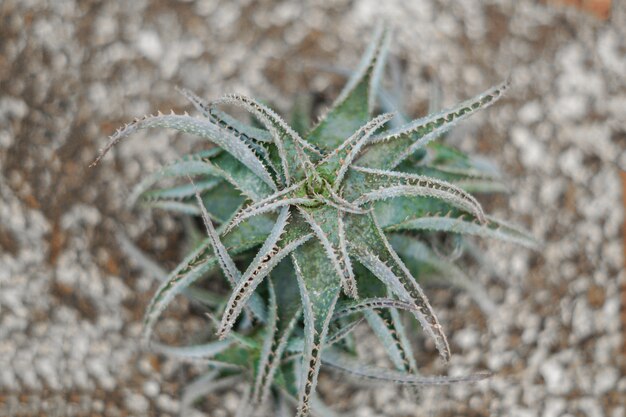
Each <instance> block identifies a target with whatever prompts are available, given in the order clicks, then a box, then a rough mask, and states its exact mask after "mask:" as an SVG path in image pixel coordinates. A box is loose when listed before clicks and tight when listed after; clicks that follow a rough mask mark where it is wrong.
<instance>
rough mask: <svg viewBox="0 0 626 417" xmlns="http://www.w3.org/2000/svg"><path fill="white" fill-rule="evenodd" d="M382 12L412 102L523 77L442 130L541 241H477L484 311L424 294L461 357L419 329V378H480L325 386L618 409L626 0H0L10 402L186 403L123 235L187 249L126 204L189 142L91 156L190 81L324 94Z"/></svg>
mask: <svg viewBox="0 0 626 417" xmlns="http://www.w3.org/2000/svg"><path fill="white" fill-rule="evenodd" d="M380 18H385V19H386V20H387V21H388V22H390V24H391V25H392V26H393V27H394V28H395V34H396V42H395V45H394V49H393V52H394V54H396V55H397V56H398V57H400V58H401V62H402V64H403V65H402V67H403V68H405V72H406V75H405V76H406V80H407V89H406V91H407V94H406V97H407V105H408V106H409V108H410V109H412V110H413V111H414V114H415V115H419V114H421V112H423V111H424V110H425V109H426V107H427V103H428V96H429V92H430V91H431V89H430V87H429V86H430V85H432V83H433V81H434V80H437V81H438V83H439V84H440V85H441V90H442V97H443V103H444V105H448V104H452V103H454V102H456V101H458V100H460V99H462V98H465V97H468V96H469V95H471V94H474V93H476V92H478V91H481V90H482V89H484V88H486V87H488V86H490V85H492V84H495V83H496V82H498V81H500V80H502V79H503V78H505V77H506V76H507V75H510V76H511V80H512V89H511V93H510V94H509V96H508V98H507V99H505V100H503V101H502V102H501V103H500V104H498V105H497V106H495V107H493V108H491V109H489V110H488V111H486V112H484V113H482V114H480V115H478V116H476V117H475V118H473V119H472V120H471V122H469V123H466V124H465V125H464V127H462V128H460V129H459V130H457V131H455V132H454V134H453V135H452V136H451V137H450V138H449V140H450V141H451V142H452V143H455V144H456V145H457V146H459V147H460V148H462V149H463V150H465V151H470V152H476V153H480V154H483V155H486V156H487V157H488V158H490V159H491V160H493V161H494V162H495V163H497V164H498V165H499V166H500V168H501V169H502V171H503V172H504V173H505V174H506V175H507V177H508V181H509V184H510V187H511V194H510V196H509V198H508V199H505V198H497V199H494V200H492V201H489V202H488V203H489V207H490V209H491V210H492V212H494V213H495V214H497V215H499V216H500V217H503V218H512V219H515V220H516V221H517V222H518V223H520V224H524V225H526V226H527V227H528V228H529V229H530V230H532V232H533V233H534V235H535V236H536V237H537V238H539V239H542V240H543V241H544V242H545V249H544V250H543V251H542V252H541V253H532V252H528V251H526V250H521V249H519V248H517V247H511V246H502V245H497V244H489V243H487V244H485V248H486V255H485V258H486V261H487V262H488V264H489V265H491V268H486V269H484V270H483V271H481V272H479V271H476V272H475V276H476V279H477V280H481V281H482V282H483V284H484V285H486V286H487V288H488V289H489V293H490V295H491V296H492V297H493V301H494V302H496V303H497V305H498V308H497V312H496V313H495V314H494V315H493V316H492V317H487V318H486V317H483V316H482V315H481V314H480V312H479V310H478V309H477V307H476V306H475V305H474V304H473V302H472V301H471V300H470V299H469V297H467V296H466V295H464V294H451V293H450V291H446V290H441V289H432V290H431V292H430V293H431V297H432V301H433V304H434V307H435V309H436V310H437V311H438V312H439V314H440V320H441V322H442V324H443V325H444V327H445V328H446V329H447V330H448V333H449V337H450V340H451V343H452V347H453V350H454V356H453V359H452V362H451V364H450V365H449V366H448V367H447V369H445V368H444V367H443V365H441V364H440V363H439V362H438V361H437V359H436V355H435V354H434V349H433V347H432V346H430V345H428V344H427V343H426V344H424V343H422V345H423V346H420V347H421V349H420V350H418V352H423V353H422V354H421V356H420V362H421V364H422V365H423V368H424V373H433V374H435V373H442V372H448V373H450V374H460V373H467V372H470V371H474V370H481V369H486V370H490V371H492V372H493V373H494V374H495V375H494V376H493V377H492V378H491V379H489V380H488V381H485V382H480V383H478V384H475V385H463V386H455V387H451V388H437V389H429V390H426V391H425V394H424V395H423V396H422V399H421V401H420V402H419V403H418V404H415V403H414V402H411V401H409V400H407V399H405V397H404V396H399V395H398V394H399V391H397V390H396V389H395V388H393V387H385V388H382V389H381V388H376V389H371V388H362V389H359V390H356V391H355V390H353V389H350V388H349V387H348V384H347V383H346V381H344V380H343V379H342V378H340V377H338V376H333V375H325V376H324V377H323V378H322V379H321V381H320V388H321V391H322V394H323V395H324V396H325V397H326V398H327V399H328V400H329V402H331V403H333V404H334V405H335V407H336V408H337V409H341V410H353V411H354V415H355V416H358V417H366V416H380V415H385V416H398V417H400V416H424V415H427V416H453V415H454V416H457V415H464V416H487V415H493V416H505V415H506V416H512V417H534V416H544V417H558V416H562V417H565V416H567V417H572V416H589V417H603V416H606V417H624V416H626V412H625V409H626V345H625V344H624V339H623V334H622V332H623V329H624V325H626V310H625V309H624V307H623V304H624V303H626V284H625V280H626V277H625V276H624V272H623V270H624V259H623V256H624V247H623V242H622V238H623V232H622V228H621V227H622V226H621V225H622V222H623V218H624V213H623V206H622V203H621V201H622V188H621V184H620V175H619V167H620V166H621V168H622V169H626V126H625V120H626V78H625V75H624V74H626V2H625V1H624V0H617V1H614V2H613V12H612V13H611V15H610V17H609V19H608V20H605V21H603V20H599V19H597V18H596V17H593V16H592V15H589V14H586V13H584V12H581V11H578V10H577V9H575V8H569V7H554V6H547V5H545V4H544V3H537V2H531V1H526V0H524V1H515V0H500V1H497V0H490V1H484V2H479V1H464V2H457V1H452V0H447V1H444V0H441V1H433V0H420V1H411V2H407V1H400V0H398V1H395V0H394V1H387V2H380V1H377V0H362V1H359V2H354V1H333V2H331V1H322V2H316V3H315V5H314V4H313V3H312V2H311V3H306V2H298V1H295V0H294V1H288V2H272V1H251V0H238V1H228V2H222V3H219V2H217V1H210V0H197V1H182V0H181V1H155V2H148V1H145V0H136V1H132V2H124V1H107V2H100V1H95V0H93V1H87V0H85V1H78V0H55V1H45V0H3V1H2V2H1V3H0V51H1V52H0V415H59V416H71V415H87V414H89V413H93V414H94V415H107V416H118V415H119V416H126V415H137V416H143V415H162V416H165V415H176V414H177V412H178V400H177V399H178V398H179V394H180V387H181V386H182V383H183V381H184V380H185V379H187V378H188V377H189V375H190V374H192V373H193V372H194V369H191V368H188V367H185V366H182V365H180V364H178V363H174V362H171V361H168V360H165V359H164V358H162V357H158V356H155V355H151V354H150V353H148V352H142V351H140V350H139V348H138V345H137V339H138V337H137V336H138V334H139V332H140V328H141V314H142V312H143V308H144V307H145V306H146V304H147V302H148V300H149V297H150V295H151V292H152V291H153V290H154V288H155V284H154V281H153V279H152V278H151V276H150V274H148V273H146V272H145V271H142V270H141V269H140V268H138V267H136V266H135V265H134V263H133V262H132V259H129V258H128V257H127V256H125V255H124V254H123V253H121V251H120V250H119V244H118V243H117V240H116V239H115V233H116V231H117V230H123V231H124V232H125V233H126V234H127V235H128V236H130V238H131V239H133V240H134V241H135V242H137V243H138V245H139V246H140V247H141V248H142V249H143V250H145V251H146V252H147V253H148V254H150V255H151V256H152V257H153V258H155V259H159V261H160V262H161V263H162V264H163V265H164V266H165V267H166V268H167V267H171V266H172V265H173V264H174V263H175V262H176V260H177V259H180V257H181V254H182V253H181V252H182V247H181V246H183V245H181V244H180V242H181V241H182V240H181V237H182V234H181V233H182V228H181V226H180V219H179V218H176V217H173V216H169V215H165V214H164V213H162V212H153V213H148V212H146V211H142V210H137V209H134V210H131V209H129V208H128V207H126V205H125V203H124V199H125V196H127V195H128V192H129V189H130V188H131V187H132V185H133V184H134V183H135V182H136V181H137V180H138V179H139V178H140V177H141V175H143V174H145V173H147V172H150V171H152V170H154V169H155V168H156V167H157V166H159V165H160V164H162V163H164V162H166V161H170V160H172V159H174V158H175V157H176V156H177V155H179V154H180V153H181V152H184V151H185V149H187V148H188V147H189V146H190V144H189V143H188V142H185V141H174V140H172V139H173V138H174V137H173V136H172V135H171V134H169V133H167V132H162V131H151V132H149V134H144V135H136V136H137V137H135V138H134V139H133V140H132V141H129V142H128V143H126V144H124V145H122V146H120V147H119V149H118V150H117V151H116V152H114V156H109V157H108V158H107V159H106V160H105V161H104V162H103V163H102V164H101V165H100V166H98V167H97V168H93V169H89V168H87V165H88V163H89V162H90V161H91V160H92V159H93V157H94V155H95V154H96V152H97V149H98V148H99V147H101V146H102V145H103V143H104V142H105V140H106V136H107V135H108V134H110V133H111V132H112V131H113V130H114V129H115V127H117V126H118V125H119V124H121V123H123V122H124V121H128V120H130V119H132V118H134V117H136V116H141V115H143V114H145V113H149V112H151V111H153V110H155V109H161V110H167V109H169V108H174V109H182V108H183V106H186V105H185V103H184V101H183V100H182V99H181V98H180V97H178V96H177V95H176V94H175V93H174V86H176V85H180V86H185V87H188V88H190V89H193V90H195V91H196V92H198V93H201V94H202V95H204V96H206V97H210V98H214V97H217V96H219V95H222V94H224V93H227V92H241V93H246V94H252V95H254V96H257V97H261V98H264V99H266V100H269V101H271V102H273V103H275V105H276V106H277V107H278V108H279V109H282V110H287V109H288V106H289V103H291V102H292V100H293V97H294V95H295V93H298V92H302V91H306V90H311V91H313V92H314V93H315V94H316V97H318V98H320V99H324V100H326V101H329V100H331V99H332V97H334V95H335V94H336V93H337V91H338V88H339V87H340V85H341V81H342V80H341V78H340V77H338V76H337V75H333V74H329V73H326V72H322V71H320V70H319V69H315V68H313V65H311V64H313V63H316V64H320V65H333V66H339V67H342V68H349V67H351V66H353V65H354V64H355V63H356V61H357V59H358V55H359V53H360V52H361V51H362V49H363V47H364V39H367V36H368V35H367V33H368V31H369V30H371V28H372V26H373V25H374V24H375V22H376V21H377V20H379V19H380ZM181 323H182V324H181ZM202 325H203V323H202V321H201V320H200V319H198V318H197V317H195V316H194V315H193V314H190V307H189V306H188V305H187V304H185V302H184V300H182V299H181V300H177V302H176V303H175V305H174V306H173V307H172V308H170V311H169V313H168V314H167V317H166V318H165V319H164V320H163V321H162V323H161V327H162V328H163V334H164V335H165V336H166V337H167V336H169V337H172V338H180V337H185V338H187V339H188V338H189V336H188V334H190V333H193V332H196V331H198V329H200V328H201V326H202ZM368 350H369V351H370V352H372V353H373V355H374V356H376V355H378V356H382V353H381V352H380V349H377V348H376V347H375V346H371V347H370V346H368ZM239 395H240V390H239V387H234V388H233V389H232V390H230V391H227V392H224V393H222V394H221V395H220V396H218V397H213V398H209V399H208V400H207V404H205V405H206V410H207V414H206V415H209V416H215V417H220V416H228V415H231V413H232V410H233V409H234V408H235V407H236V404H237V399H238V398H239Z"/></svg>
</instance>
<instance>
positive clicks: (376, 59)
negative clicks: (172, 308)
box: [94, 28, 535, 416]
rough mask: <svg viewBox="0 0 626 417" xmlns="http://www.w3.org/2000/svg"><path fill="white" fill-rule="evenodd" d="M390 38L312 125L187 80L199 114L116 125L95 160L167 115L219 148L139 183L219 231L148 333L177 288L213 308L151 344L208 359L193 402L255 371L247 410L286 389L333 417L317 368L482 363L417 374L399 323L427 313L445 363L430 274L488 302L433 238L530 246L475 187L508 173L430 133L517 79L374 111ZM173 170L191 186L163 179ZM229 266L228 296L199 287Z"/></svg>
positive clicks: (404, 370) (444, 380) (176, 274)
mask: <svg viewBox="0 0 626 417" xmlns="http://www.w3.org/2000/svg"><path fill="white" fill-rule="evenodd" d="M389 42H390V34H389V32H388V31H387V30H385V29H382V28H381V29H379V30H378V31H377V33H376V35H375V37H374V40H373V41H372V43H371V44H370V46H369V48H368V49H367V51H366V53H365V55H364V57H363V58H362V61H361V63H360V65H359V67H358V69H357V70H356V71H355V72H354V73H353V75H352V76H351V78H350V79H349V81H348V83H347V85H346V86H345V88H344V89H343V91H342V92H341V93H340V95H339V97H338V98H337V99H336V100H335V102H334V103H333V105H332V106H331V107H330V109H329V110H328V111H327V112H326V114H325V115H324V116H323V117H321V119H320V121H319V122H318V123H317V124H316V125H315V126H314V127H313V128H312V129H310V130H309V129H307V128H308V123H307V122H306V116H308V113H307V111H299V112H298V113H299V115H300V116H305V118H304V119H296V120H295V121H294V123H293V125H294V126H296V127H297V129H296V128H293V127H291V126H290V125H289V124H287V123H286V122H285V121H284V120H283V119H282V118H281V117H280V116H278V115H277V114H276V113H275V112H274V111H273V110H271V109H270V108H268V107H267V106H266V105H264V104H262V103H260V102H258V101H256V100H254V99H252V98H249V97H245V96H242V95H227V96H225V97H223V98H221V99H218V100H215V101H212V102H206V101H204V100H202V99H201V98H199V97H198V96H196V95H195V94H193V93H191V92H189V91H187V90H180V91H181V93H182V94H183V95H184V96H185V97H186V98H187V99H189V101H190V102H191V103H192V104H193V106H194V107H195V109H196V110H197V111H198V112H199V113H200V114H201V117H191V116H189V115H187V114H186V113H185V114H182V115H180V114H175V113H171V114H167V115H164V114H161V113H159V114H157V115H150V116H146V117H143V118H141V119H136V120H135V121H134V122H132V123H130V124H128V125H126V126H124V127H123V128H121V129H120V130H118V131H117V132H116V133H115V134H114V135H112V137H111V138H110V142H109V143H108V145H107V146H106V147H105V148H104V149H103V150H102V151H101V153H100V156H99V157H98V158H97V159H96V161H95V162H94V163H97V162H98V161H99V160H100V158H102V157H103V156H104V155H105V154H106V153H107V152H108V151H109V150H110V149H111V148H112V147H113V146H114V145H115V144H117V143H118V142H119V141H120V140H122V139H123V138H126V137H127V136H129V135H130V134H131V133H133V132H135V131H137V130H140V129H146V128H157V127H164V128H171V129H174V130H177V131H179V132H184V133H188V134H192V135H196V136H199V137H201V138H204V139H206V140H207V141H208V142H211V143H212V144H214V145H215V146H213V147H209V148H208V149H206V150H203V151H201V152H199V153H195V154H191V155H188V156H186V157H184V158H183V159H181V160H179V161H177V162H174V163H172V164H171V165H168V166H166V167H164V168H163V169H161V170H159V171H158V172H156V173H154V174H152V175H151V176H149V177H147V178H146V179H145V180H144V181H142V182H141V183H140V184H139V185H138V186H137V188H136V189H135V191H134V192H133V194H132V196H131V200H133V201H137V200H139V201H142V202H147V203H149V204H150V205H152V206H154V207H160V208H165V209H171V210H176V211H182V212H185V213H188V214H191V215H194V216H201V218H202V220H203V223H204V226H205V227H206V232H207V233H208V238H206V239H204V240H203V241H202V242H200V243H199V244H198V245H197V247H196V248H195V249H194V250H193V251H192V253H191V254H189V255H188V256H187V257H186V258H185V259H184V260H183V261H182V262H181V263H180V264H179V265H178V267H176V269H174V270H173V271H172V272H171V273H170V274H169V275H168V276H167V277H165V279H164V281H163V282H162V284H161V285H160V287H159V288H158V290H157V291H156V294H155V295H154V297H153V298H152V301H151V302H150V304H149V306H148V307H147V312H146V315H145V323H144V330H143V338H144V341H146V342H149V340H150V339H151V335H152V333H153V329H154V326H155V324H156V323H157V321H158V319H159V317H160V315H161V314H162V312H163V311H164V310H165V308H166V307H167V305H168V304H169V303H170V302H171V301H172V299H173V298H174V297H175V296H176V295H177V294H179V293H185V294H186V295H188V296H189V297H191V298H192V299H194V300H196V301H197V302H199V303H200V304H201V305H203V306H204V308H205V309H206V311H207V315H208V317H210V320H211V323H212V325H213V326H214V327H215V329H216V336H215V338H213V339H212V340H208V341H207V342H206V343H205V344H201V345H193V346H186V347H180V346H165V345H162V344H159V343H157V342H151V346H152V347H153V348H154V349H156V350H157V351H159V352H162V353H165V354H170V355H173V356H175V357H180V358H186V359H191V360H200V361H203V362H204V363H206V365H207V370H208V373H207V374H206V375H204V376H202V377H200V378H199V379H198V380H197V381H195V382H193V383H191V384H190V385H189V386H188V388H187V390H186V391H185V394H184V398H183V405H184V406H185V407H187V406H190V404H192V403H193V401H195V400H196V399H197V398H199V397H201V396H202V395H205V394H206V393H208V392H210V391H211V390H214V389H216V388H217V387H220V386H223V385H224V383H231V381H234V380H236V379H238V378H240V377H241V376H245V377H247V378H248V380H249V381H251V384H250V389H249V390H248V392H247V398H246V400H245V401H243V402H242V404H243V405H242V409H241V410H242V415H247V414H252V411H253V410H262V409H263V406H267V407H269V406H271V404H270V405H269V406H268V403H272V402H274V404H275V401H278V402H279V403H280V404H283V405H284V404H289V403H291V404H292V405H294V406H295V407H296V409H297V415H298V416H306V415H308V414H309V413H310V412H313V413H316V412H317V414H319V415H328V414H327V413H329V411H327V410H326V408H325V406H324V404H323V403H321V401H320V400H319V399H318V398H317V397H316V395H315V388H316V384H317V378H318V373H319V370H320V366H322V365H324V366H328V367H330V368H335V369H337V370H339V371H343V372H346V373H349V374H352V375H355V376H357V377H362V378H366V379H370V380H378V381H389V382H395V383H400V384H406V385H410V386H419V385H427V384H448V383H454V382H463V381H475V380H478V379H481V378H484V377H485V376H486V374H484V373H477V374H473V375H468V376H464V377H458V378H452V377H446V376H437V377H427V376H421V375H419V374H418V369H417V365H416V361H415V359H414V354H413V352H412V348H411V343H410V340H409V336H408V334H407V331H406V329H405V324H404V323H405V320H406V319H407V318H408V317H412V318H414V319H416V321H417V322H418V323H419V324H420V325H421V328H422V329H423V332H424V333H425V335H427V337H429V338H431V339H432V340H433V341H434V344H435V346H436V349H437V350H438V352H439V354H440V356H441V358H443V360H444V361H447V360H448V359H449V357H450V348H449V346H448V342H447V340H446V336H445V334H444V331H443V328H442V326H441V325H440V324H439V321H438V319H437V316H436V315H435V312H434V311H433V309H432V307H431V305H430V303H429V301H428V298H427V297H426V295H425V293H424V291H423V290H422V286H421V285H420V282H421V281H422V280H424V279H426V278H427V277H432V276H441V277H443V278H446V279H449V280H451V281H453V282H454V283H456V284H457V285H460V286H462V287H465V288H467V289H468V290H469V291H470V293H471V294H473V295H474V296H476V299H477V300H478V301H479V302H480V303H481V305H482V306H483V307H484V308H487V309H488V308H489V307H490V304H489V303H488V301H485V300H486V297H484V294H482V291H483V290H482V288H481V287H480V286H479V285H478V284H477V283H475V282H472V281H471V280H470V279H469V278H468V277H467V276H466V275H465V274H464V272H463V270H462V269H461V268H459V267H457V266H456V265H455V264H454V262H453V260H451V259H448V258H446V257H445V256H442V255H441V253H440V250H438V246H437V244H434V246H433V242H437V241H440V240H441V238H442V236H447V238H448V239H451V240H452V242H453V245H455V246H454V247H455V248H456V249H458V248H460V247H461V245H462V244H463V242H465V240H464V238H465V237H466V236H470V237H471V236H480V237H493V238H498V239H501V240H503V241H508V242H514V243H518V244H522V245H525V246H528V247H533V246H534V245H535V242H534V241H533V239H532V237H530V236H528V234H527V233H525V232H524V231H522V230H520V229H518V228H516V227H514V226H512V225H509V224H505V223H503V222H501V221H498V220H496V219H494V218H493V217H491V216H488V215H487V214H485V212H484V211H483V209H482V207H481V205H480V203H479V202H478V201H477V200H476V199H475V198H474V197H473V196H472V195H471V194H470V193H469V191H490V190H498V189H499V187H500V185H501V184H500V182H499V181H498V179H497V177H495V176H494V174H493V173H492V172H491V171H490V170H488V169H485V168H484V166H482V165H481V164H478V163H476V162H475V161H474V160H473V159H472V158H470V157H468V156H466V155H465V154H463V153H461V152H458V151H456V150H454V149H452V148H450V147H448V146H445V145H442V144H439V143H436V142H432V141H433V140H434V139H437V138H438V137H440V136H441V135H442V134H444V133H445V132H446V131H448V130H449V129H450V128H451V127H453V126H454V125H455V124H456V123H458V122H460V121H462V120H464V119H466V118H468V117H469V116H471V115H472V114H474V113H476V112H477V111H479V110H481V109H484V108H485V107H487V106H489V105H491V104H493V103H494V102H495V101H497V100H498V99H499V98H500V97H502V95H503V93H504V92H505V91H506V89H507V87H508V84H507V83H506V82H505V83H503V84H500V85H498V86H496V87H494V88H491V89H489V90H487V91H485V92H483V93H482V94H479V95H478V96H476V97H474V98H472V99H470V100H468V101H466V102H464V103H461V104H460V105H458V106H456V107H454V108H451V109H448V110H444V111H441V112H438V113H434V114H430V115H428V116H426V117H423V118H420V119H416V120H413V121H408V120H407V119H405V118H404V116H403V115H402V114H399V113H384V114H380V115H377V116H375V117H373V116H374V112H376V111H377V110H378V109H379V107H378V106H376V99H377V98H378V97H379V96H381V95H384V94H383V92H382V90H381V88H380V85H379V84H380V80H381V76H382V74H383V70H384V67H385V61H386V55H387V49H388V45H389ZM387 102H389V100H387ZM233 106H234V107H239V108H242V109H244V110H246V111H247V112H249V113H250V114H251V115H252V117H253V122H251V123H246V122H243V121H241V120H239V119H236V118H234V117H233V116H231V115H229V114H228V113H226V112H225V111H224V110H223V109H224V108H230V107H233ZM167 178H170V179H171V178H173V179H177V180H183V181H184V183H183V184H182V185H181V184H180V181H179V183H178V184H175V185H173V186H168V187H165V188H154V185H155V184H157V183H158V182H160V181H161V180H163V179H167ZM192 178H193V180H192ZM214 223H215V224H218V225H219V227H217V228H216V226H215V225H214ZM218 267H219V269H218ZM220 270H221V275H223V276H225V277H226V281H227V282H228V285H230V287H231V288H232V291H231V292H230V295H227V296H223V295H221V294H220V293H219V292H215V291H209V290H207V289H206V288H203V287H202V286H201V283H202V282H203V281H206V280H208V279H217V278H219V275H220V272H219V271H220ZM360 323H367V324H368V325H369V326H370V327H371V329H372V330H373V333H374V334H375V335H376V336H377V337H378V338H379V339H380V341H381V342H382V345H383V346H384V347H385V350H386V352H387V354H388V356H389V359H390V361H391V363H392V364H393V367H394V368H395V369H391V368H389V369H387V368H380V367H374V366H371V365H368V364H367V363H366V362H365V361H364V360H363V359H360V358H359V357H358V355H357V350H356V348H355V346H356V345H357V344H358V343H357V342H356V341H355V339H354V334H353V332H352V331H353V330H354V329H355V328H356V327H357V326H358V325H359V324H360ZM269 400H272V401H269ZM279 408H280V407H279Z"/></svg>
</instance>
